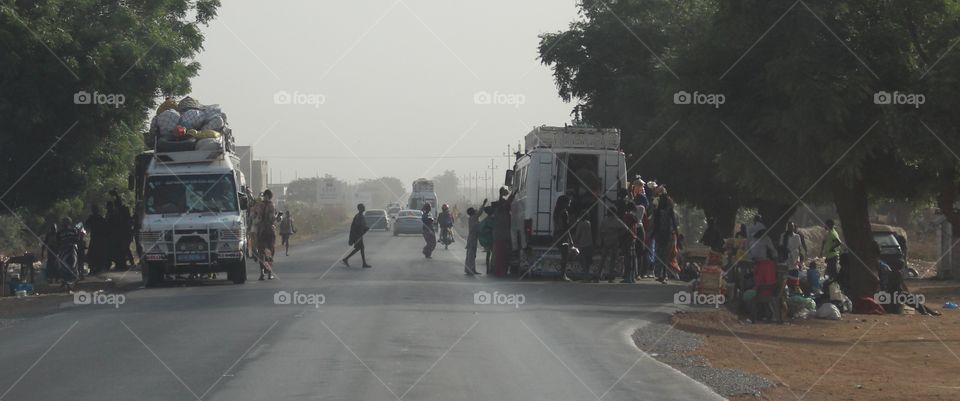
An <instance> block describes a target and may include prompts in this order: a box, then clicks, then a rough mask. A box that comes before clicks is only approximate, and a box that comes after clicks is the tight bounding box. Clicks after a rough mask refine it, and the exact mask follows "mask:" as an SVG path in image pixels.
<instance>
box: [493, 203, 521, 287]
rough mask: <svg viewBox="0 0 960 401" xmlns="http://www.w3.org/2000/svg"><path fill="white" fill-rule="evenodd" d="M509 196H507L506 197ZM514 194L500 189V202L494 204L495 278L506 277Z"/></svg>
mask: <svg viewBox="0 0 960 401" xmlns="http://www.w3.org/2000/svg"><path fill="white" fill-rule="evenodd" d="M508 194H509V196H508ZM516 194H517V193H516V192H514V193H510V191H509V190H507V188H505V187H502V188H500V200H498V201H496V202H494V204H493V208H494V210H495V212H494V213H496V216H497V217H496V220H494V228H493V266H494V271H493V272H494V274H495V275H496V276H497V277H506V276H507V262H508V261H509V259H510V252H511V247H510V238H511V236H510V220H511V218H510V214H511V211H510V207H511V205H512V204H513V198H514V196H516Z"/></svg>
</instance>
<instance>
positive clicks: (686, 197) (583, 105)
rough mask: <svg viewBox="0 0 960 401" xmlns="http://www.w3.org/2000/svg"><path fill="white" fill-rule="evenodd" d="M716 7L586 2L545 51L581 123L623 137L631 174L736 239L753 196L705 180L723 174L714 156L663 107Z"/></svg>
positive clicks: (544, 40) (544, 39)
mask: <svg viewBox="0 0 960 401" xmlns="http://www.w3.org/2000/svg"><path fill="white" fill-rule="evenodd" d="M714 8H715V5H714V4H713V2H711V1H683V2H668V1H620V2H609V1H597V0H588V1H584V2H582V3H581V6H580V9H581V11H580V14H581V16H582V19H581V20H580V21H577V22H574V23H572V24H570V28H569V29H568V30H567V31H565V32H557V33H548V34H544V35H542V36H541V39H540V47H539V51H540V60H541V61H542V62H543V63H544V64H546V65H548V66H551V67H552V68H553V70H554V79H555V81H556V84H557V88H558V91H559V95H560V97H561V99H563V100H565V101H568V102H574V101H575V102H576V105H575V106H574V109H573V114H574V115H575V116H576V117H577V119H578V120H582V121H583V122H586V123H588V124H591V125H594V126H603V127H616V128H619V129H620V130H621V132H622V135H623V146H624V148H625V149H626V151H627V152H628V153H629V154H630V156H631V157H629V158H628V165H630V166H632V167H633V168H632V169H631V171H629V172H628V174H630V175H631V176H633V175H640V176H642V177H644V178H645V179H648V180H649V179H656V180H657V181H658V182H661V183H665V184H666V185H667V186H668V188H669V190H670V193H671V195H672V196H674V197H675V198H676V199H677V200H678V201H680V202H684V203H688V204H691V205H693V206H697V207H700V208H703V209H704V212H705V214H706V215H707V216H708V217H712V218H715V219H716V220H717V224H718V227H719V229H720V230H721V231H722V232H724V233H728V234H732V233H733V228H734V225H735V222H736V221H735V220H736V214H737V210H738V208H739V207H740V206H741V205H744V204H745V203H748V202H749V201H750V200H751V199H750V196H746V193H743V192H738V191H736V190H735V188H733V185H732V183H731V182H730V180H728V179H726V177H723V176H721V175H717V174H709V173H706V174H705V172H712V171H716V170H717V166H716V159H717V154H716V152H715V151H714V149H711V148H709V147H704V146H700V143H699V140H698V138H696V137H695V136H693V135H690V133H691V128H690V127H688V126H687V124H686V123H685V122H684V121H681V120H680V119H678V116H677V115H676V113H675V112H673V111H672V110H671V109H672V106H673V105H672V104H667V103H665V102H664V101H663V100H664V98H665V97H670V96H671V95H668V94H667V90H668V89H671V88H672V87H673V86H675V85H674V83H679V82H681V80H682V79H685V77H684V73H680V74H679V75H678V74H677V72H675V70H674V69H675V68H676V66H675V63H676V61H677V59H676V57H677V54H678V52H679V51H680V50H682V49H684V48H687V47H690V46H691V43H695V42H696V41H697V40H698V39H699V38H698V36H702V35H703V34H704V32H703V31H702V30H698V29H691V28H697V27H701V26H703V25H704V24H705V23H706V22H707V21H708V20H709V18H711V17H712V16H713V12H714ZM665 83H670V84H665ZM670 100H671V101H672V97H670ZM719 129H720V128H719V127H714V131H715V132H718V131H719ZM693 132H696V131H693Z"/></svg>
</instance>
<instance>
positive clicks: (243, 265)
mask: <svg viewBox="0 0 960 401" xmlns="http://www.w3.org/2000/svg"><path fill="white" fill-rule="evenodd" d="M227 280H230V281H233V283H234V284H243V283H246V282H247V259H246V258H244V259H241V260H240V261H239V262H237V263H235V264H234V265H233V266H231V267H230V271H228V272H227Z"/></svg>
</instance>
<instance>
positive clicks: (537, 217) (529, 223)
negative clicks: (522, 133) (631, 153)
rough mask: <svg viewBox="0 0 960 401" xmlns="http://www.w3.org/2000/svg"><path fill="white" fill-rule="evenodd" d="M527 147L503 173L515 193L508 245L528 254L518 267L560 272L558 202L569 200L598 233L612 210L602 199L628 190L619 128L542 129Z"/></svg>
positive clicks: (530, 137) (533, 133) (530, 136)
mask: <svg viewBox="0 0 960 401" xmlns="http://www.w3.org/2000/svg"><path fill="white" fill-rule="evenodd" d="M525 142H526V149H525V150H526V152H525V153H522V154H521V153H518V154H517V160H516V164H515V165H514V168H513V170H508V171H507V174H506V183H507V184H508V186H509V187H510V190H511V191H512V192H516V198H515V199H514V201H513V205H512V209H511V216H512V221H511V237H512V238H511V246H512V248H513V249H514V250H518V249H524V250H527V251H528V252H524V253H525V255H524V257H525V258H526V260H521V261H520V262H521V265H523V266H524V267H525V268H527V269H530V270H531V271H532V272H533V273H540V272H544V271H545V270H552V268H553V267H558V263H557V261H559V258H560V253H559V250H558V249H557V247H556V246H555V244H553V242H554V241H553V209H554V206H555V204H556V202H557V198H559V197H560V195H567V196H568V197H570V200H571V205H570V207H571V211H573V212H574V213H578V214H586V215H587V216H589V217H588V218H589V219H590V222H591V224H592V226H593V227H594V230H596V229H597V228H598V227H599V226H600V224H599V223H600V219H601V218H602V217H603V213H604V212H605V211H606V210H607V208H606V207H605V206H610V205H609V204H607V203H606V201H605V200H604V198H606V199H610V200H613V199H616V198H617V192H618V189H619V188H626V187H627V166H626V160H625V157H624V153H623V151H622V150H620V131H619V130H617V129H607V128H591V127H548V126H540V127H536V128H534V129H533V131H531V132H530V133H529V134H527V136H526V138H525ZM537 261H540V263H537ZM546 266H550V268H549V269H545V267H546Z"/></svg>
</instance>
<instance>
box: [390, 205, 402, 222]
mask: <svg viewBox="0 0 960 401" xmlns="http://www.w3.org/2000/svg"><path fill="white" fill-rule="evenodd" d="M400 210H401V208H400V207H397V206H391V207H388V208H387V216H389V217H390V220H396V219H397V213H400Z"/></svg>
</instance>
